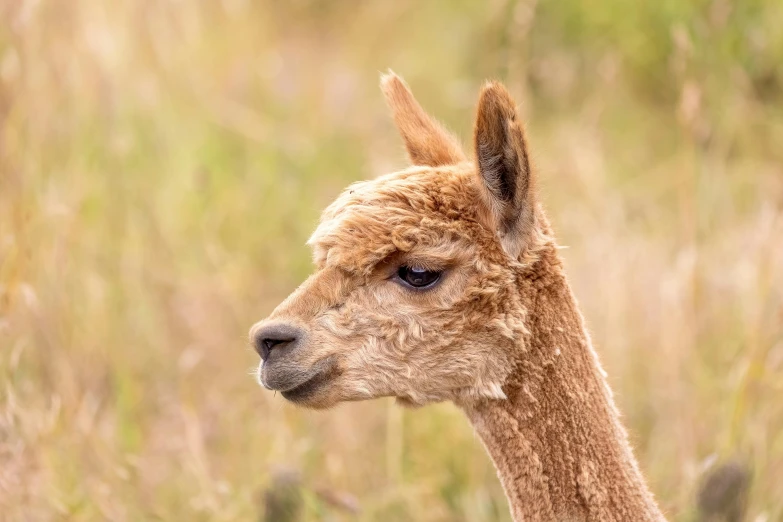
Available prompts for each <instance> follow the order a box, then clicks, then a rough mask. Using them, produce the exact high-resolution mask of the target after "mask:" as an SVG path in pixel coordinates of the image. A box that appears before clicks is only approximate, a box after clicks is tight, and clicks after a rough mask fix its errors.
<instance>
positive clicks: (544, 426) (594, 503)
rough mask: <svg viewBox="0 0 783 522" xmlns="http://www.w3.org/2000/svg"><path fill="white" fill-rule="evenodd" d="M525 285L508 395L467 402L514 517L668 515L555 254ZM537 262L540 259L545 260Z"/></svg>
mask: <svg viewBox="0 0 783 522" xmlns="http://www.w3.org/2000/svg"><path fill="white" fill-rule="evenodd" d="M549 257H550V259H549V260H548V262H545V263H543V266H546V267H549V268H548V269H547V273H544V274H543V275H541V274H539V275H540V277H537V278H534V279H528V280H527V282H523V283H521V287H520V292H522V293H523V294H524V295H523V298H524V299H525V302H527V303H532V305H531V306H530V308H529V309H528V313H527V320H526V323H527V328H528V331H529V334H528V335H527V336H526V338H525V339H524V340H521V342H520V343H519V346H518V353H517V354H516V357H517V361H516V364H515V365H514V370H513V371H512V373H511V375H509V377H508V379H507V381H506V383H505V384H504V385H503V389H504V391H505V393H506V396H507V397H508V398H507V399H505V400H489V399H488V400H481V401H478V402H475V403H472V404H463V405H461V407H462V408H463V409H464V410H465V412H466V414H467V415H468V417H469V419H470V420H471V422H472V423H473V426H474V428H475V430H476V432H477V434H478V435H479V437H480V438H481V440H482V441H483V443H484V445H485V447H486V449H487V451H488V453H489V454H490V456H491V458H492V460H493V462H494V463H495V467H496V468H497V471H498V475H499V477H500V479H501V482H502V484H503V488H504V490H505V492H506V496H507V497H508V501H509V504H510V507H511V513H512V515H513V518H514V520H516V521H521V520H525V521H528V520H569V521H570V520H590V521H593V520H595V521H612V520H617V521H621V520H635V521H647V520H650V521H652V520H656V521H660V520H663V515H661V512H660V511H659V510H658V507H657V506H656V504H655V501H654V499H653V497H652V495H651V493H650V492H649V490H648V489H647V486H646V484H645V482H644V479H643V478H642V475H641V473H640V472H639V469H638V467H637V464H636V461H635V460H634V457H633V454H632V453H631V449H630V446H629V444H628V442H627V436H626V433H625V430H624V429H623V427H622V425H621V424H620V420H619V418H618V414H617V411H616V409H615V406H614V401H613V399H612V396H611V392H610V390H609V388H608V386H607V384H606V382H605V380H604V376H603V371H602V370H601V368H600V365H599V363H598V359H597V357H596V355H595V352H594V351H593V348H592V346H591V344H590V339H589V337H588V335H587V333H586V331H585V328H584V325H583V320H582V317H581V315H580V313H579V312H578V310H577V307H576V302H575V300H574V298H573V295H572V294H571V291H570V288H569V287H568V283H567V282H566V280H565V276H564V275H563V273H562V269H561V266H560V263H559V261H557V258H556V257H555V254H554V252H552V253H551V254H550V256H549ZM539 265H542V264H541V263H539Z"/></svg>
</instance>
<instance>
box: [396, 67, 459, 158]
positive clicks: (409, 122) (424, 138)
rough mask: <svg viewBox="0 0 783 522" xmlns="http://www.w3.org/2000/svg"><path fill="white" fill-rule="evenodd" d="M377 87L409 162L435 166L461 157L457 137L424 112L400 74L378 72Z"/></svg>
mask: <svg viewBox="0 0 783 522" xmlns="http://www.w3.org/2000/svg"><path fill="white" fill-rule="evenodd" d="M381 89H382V90H383V94H384V95H385V96H386V103H387V104H388V105H389V108H390V109H391V112H392V116H393V117H394V123H395V124H396V125H397V129H398V130H399V131H400V134H401V135H402V140H403V141H404V142H405V149H406V150H407V151H408V157H409V158H410V160H411V163H413V164H414V165H429V166H431V167H436V166H438V165H454V164H456V163H459V162H461V161H465V159H466V158H465V154H464V153H463V152H462V147H460V145H459V142H458V141H457V139H456V138H455V137H454V136H453V135H452V134H451V133H450V132H449V131H447V130H446V129H445V128H444V127H443V126H442V125H441V124H440V123H438V122H437V121H436V120H434V119H433V118H431V117H430V116H429V115H428V114H427V113H426V112H424V109H422V107H421V105H419V102H417V101H416V98H414V97H413V94H412V93H411V91H410V89H408V86H407V85H405V82H403V81H402V78H400V77H399V76H397V75H396V74H394V73H393V72H391V71H389V73H388V74H384V75H382V76H381Z"/></svg>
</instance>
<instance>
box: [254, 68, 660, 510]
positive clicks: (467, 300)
mask: <svg viewBox="0 0 783 522" xmlns="http://www.w3.org/2000/svg"><path fill="white" fill-rule="evenodd" d="M381 83H382V87H383V91H384V93H385V94H386V98H387V100H388V103H389V105H390V107H391V110H392V113H393V114H394V120H395V122H396V124H397V127H398V128H399V130H400V132H401V134H402V137H403V140H404V142H405V146H406V148H407V151H408V155H409V156H410V159H411V162H412V163H413V164H415V165H416V166H414V167H410V168H408V169H405V170H403V171H401V172H396V173H394V174H388V175H386V176H381V177H379V178H377V179H375V180H372V181H365V182H361V183H356V184H354V185H352V186H350V187H349V188H348V189H347V190H346V191H345V192H344V193H343V194H342V195H340V196H339V197H338V198H337V200H336V201H335V202H334V203H332V204H331V205H330V206H329V207H328V208H327V209H326V211H324V213H323V216H322V219H321V223H320V225H319V226H318V228H317V229H316V231H315V233H314V234H313V236H312V237H311V239H310V241H309V243H310V244H311V245H312V247H313V251H314V259H315V264H316V271H315V273H314V274H313V275H312V276H311V277H310V278H309V279H308V280H307V281H305V282H304V283H303V284H302V285H301V286H300V287H299V288H298V289H297V290H296V291H295V292H294V293H293V294H291V296H289V297H288V299H286V300H285V301H284V302H283V303H282V304H280V305H279V306H278V307H277V308H276V309H275V310H274V312H273V313H272V315H271V316H270V317H269V318H268V319H266V320H264V321H261V322H259V323H258V324H256V325H254V326H253V328H252V329H251V332H250V336H251V340H252V342H253V343H254V344H255V346H256V349H257V350H258V352H259V354H260V355H261V357H262V359H263V362H262V364H261V366H260V367H259V370H258V379H259V381H260V382H261V384H263V385H264V386H265V387H267V388H269V389H273V390H279V391H281V392H282V395H283V397H285V398H286V399H288V400H290V401H292V402H294V403H296V404H299V405H302V406H307V407H311V408H329V407H332V406H334V405H335V404H337V403H339V402H341V401H356V400H364V399H371V398H374V397H384V396H393V397H396V398H397V400H398V401H399V402H401V403H403V404H407V405H416V406H419V405H424V404H428V403H431V402H436V401H444V400H451V401H453V402H454V403H455V404H456V405H457V406H458V407H459V408H461V409H462V410H463V411H464V412H465V413H466V415H467V417H468V418H469V419H470V421H471V423H472V424H473V426H474V428H475V430H476V432H477V433H478V435H479V437H480V438H481V440H482V441H483V443H484V445H485V447H486V448H487V451H488V452H489V454H490V456H491V457H492V460H493V461H494V463H495V466H496V467H497V470H498V475H499V476H500V479H501V481H502V483H503V487H504V489H505V492H506V496H507V497H508V500H509V503H510V506H511V512H512V514H513V517H514V520H518V521H519V520H525V521H527V520H558V521H560V520H568V521H570V520H594V521H602V522H603V521H611V520H617V521H643V520H663V515H662V514H661V512H660V511H659V509H658V507H657V506H656V504H655V501H654V499H653V496H652V494H651V493H650V492H649V490H648V489H647V486H646V484H645V482H644V479H643V478H642V475H641V473H640V472H639V468H638V466H637V464H636V461H635V460H634V457H633V454H632V453H631V448H630V446H629V444H628V441H627V436H626V433H625V430H624V429H623V426H622V425H621V423H620V420H619V415H618V412H617V410H616V408H615V405H614V402H613V399H612V393H611V391H610V389H609V387H608V385H607V383H606V380H605V378H604V373H603V370H602V369H601V366H600V364H599V362H598V358H597V356H596V354H595V352H594V351H593V348H592V346H591V343H590V338H589V336H588V334H587V331H586V329H585V325H584V320H583V318H582V316H581V314H580V313H579V310H578V309H577V305H576V300H575V299H574V296H573V295H572V293H571V290H570V288H569V285H568V282H567V280H566V276H565V273H564V270H563V265H562V262H561V260H560V258H559V256H558V254H557V247H556V243H555V240H554V238H553V236H552V232H551V228H550V226H549V222H548V221H547V219H546V216H545V214H544V211H543V208H542V207H541V205H540V204H539V202H538V200H537V197H536V191H535V176H534V171H533V169H532V166H531V164H530V160H529V157H528V149H527V144H526V141H525V135H524V131H523V128H522V124H521V123H520V121H519V118H518V116H517V111H516V107H515V104H514V101H513V100H512V99H511V97H510V95H509V94H508V92H507V91H506V90H505V88H504V87H503V86H502V85H500V84H498V83H493V82H490V83H488V84H487V85H486V86H485V87H484V88H483V90H482V92H481V96H480V98H479V103H478V113H477V117H476V125H475V135H474V148H475V156H476V159H475V160H472V161H469V160H467V159H466V156H465V154H464V153H463V152H462V149H461V148H460V146H459V144H458V141H457V140H456V139H455V138H454V137H453V136H451V135H450V134H449V133H448V132H447V131H445V130H444V128H443V127H442V126H441V125H440V124H439V123H437V122H436V121H435V120H433V119H432V118H431V117H430V116H428V115H427V114H426V113H425V112H424V110H423V109H422V108H421V106H420V105H419V104H418V103H417V102H416V100H415V99H414V98H413V95H412V94H411V92H410V91H409V90H408V88H407V87H406V86H405V84H404V83H403V82H402V80H401V79H400V78H398V77H397V76H395V75H394V74H389V75H387V76H385V77H384V78H383V79H382V82H381Z"/></svg>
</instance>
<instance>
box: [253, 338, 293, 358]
mask: <svg viewBox="0 0 783 522" xmlns="http://www.w3.org/2000/svg"><path fill="white" fill-rule="evenodd" d="M295 340H296V339H271V338H268V339H261V343H260V344H261V358H262V359H264V360H266V358H267V357H269V353H270V352H271V351H272V348H274V347H275V346H280V345H285V344H288V343H292V342H294V341H295Z"/></svg>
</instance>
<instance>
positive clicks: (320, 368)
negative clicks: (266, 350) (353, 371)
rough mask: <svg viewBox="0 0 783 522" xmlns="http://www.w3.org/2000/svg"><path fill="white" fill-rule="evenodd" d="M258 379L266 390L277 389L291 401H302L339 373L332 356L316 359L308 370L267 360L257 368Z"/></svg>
mask: <svg viewBox="0 0 783 522" xmlns="http://www.w3.org/2000/svg"><path fill="white" fill-rule="evenodd" d="M258 370H259V371H258V381H259V383H260V384H261V385H262V386H263V387H264V388H266V389H268V390H274V391H279V392H280V393H281V394H282V395H283V397H284V398H285V399H287V400H289V401H291V402H302V401H305V400H307V399H308V398H310V397H312V396H313V395H315V393H316V392H317V391H318V390H320V389H321V388H322V387H323V386H324V385H325V384H327V383H329V382H331V381H333V380H334V378H336V377H337V376H338V374H339V373H340V372H339V370H338V369H337V364H336V362H335V361H334V360H333V358H331V357H329V358H326V359H323V360H321V361H318V362H317V363H316V364H315V365H314V366H313V367H311V368H310V369H309V370H308V371H302V370H301V369H300V368H297V367H295V366H290V365H286V364H281V363H280V362H273V363H272V364H270V361H269V360H267V361H265V362H264V363H262V365H261V366H260V367H259V369H258Z"/></svg>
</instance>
